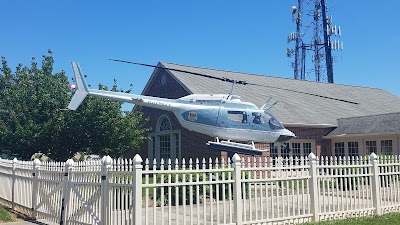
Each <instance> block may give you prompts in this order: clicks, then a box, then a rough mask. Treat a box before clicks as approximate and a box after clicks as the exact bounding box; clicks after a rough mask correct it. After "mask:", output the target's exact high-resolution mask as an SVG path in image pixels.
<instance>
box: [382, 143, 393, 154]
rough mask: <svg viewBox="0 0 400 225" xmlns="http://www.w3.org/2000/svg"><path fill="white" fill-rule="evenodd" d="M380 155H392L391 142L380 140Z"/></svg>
mask: <svg viewBox="0 0 400 225" xmlns="http://www.w3.org/2000/svg"><path fill="white" fill-rule="evenodd" d="M381 153H382V154H384V155H391V154H393V143H392V140H382V141H381Z"/></svg>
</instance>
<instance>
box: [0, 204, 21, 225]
mask: <svg viewBox="0 0 400 225" xmlns="http://www.w3.org/2000/svg"><path fill="white" fill-rule="evenodd" d="M16 220H17V219H16V217H15V216H14V214H12V213H10V212H9V211H7V209H5V208H4V207H3V206H0V223H4V222H13V221H16Z"/></svg>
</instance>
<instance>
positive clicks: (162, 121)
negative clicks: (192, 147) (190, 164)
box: [148, 116, 181, 166]
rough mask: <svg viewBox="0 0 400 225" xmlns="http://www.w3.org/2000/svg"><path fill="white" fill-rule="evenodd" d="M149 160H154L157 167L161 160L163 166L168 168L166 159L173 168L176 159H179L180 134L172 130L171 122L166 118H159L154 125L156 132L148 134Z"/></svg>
mask: <svg viewBox="0 0 400 225" xmlns="http://www.w3.org/2000/svg"><path fill="white" fill-rule="evenodd" d="M149 136H150V139H149V145H148V146H149V158H150V159H156V161H157V166H159V165H160V161H161V159H164V165H165V166H168V159H171V165H172V166H174V165H175V162H176V160H175V159H176V158H178V159H180V157H181V154H180V153H181V144H180V143H181V142H180V141H181V138H180V136H181V134H180V131H179V130H172V125H171V121H170V120H169V118H168V117H167V116H161V117H160V118H159V119H158V122H157V125H156V132H155V133H152V134H149Z"/></svg>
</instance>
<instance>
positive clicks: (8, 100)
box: [0, 52, 148, 161]
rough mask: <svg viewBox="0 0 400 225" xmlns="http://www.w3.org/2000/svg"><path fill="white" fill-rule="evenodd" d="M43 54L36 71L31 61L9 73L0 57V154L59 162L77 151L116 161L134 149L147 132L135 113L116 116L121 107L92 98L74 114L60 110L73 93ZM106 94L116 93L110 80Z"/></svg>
mask: <svg viewBox="0 0 400 225" xmlns="http://www.w3.org/2000/svg"><path fill="white" fill-rule="evenodd" d="M49 53H50V54H49V55H44V56H43V59H42V65H41V68H39V67H38V65H37V63H36V61H35V59H34V58H33V59H32V63H31V65H30V67H26V66H23V65H22V64H19V65H18V66H17V67H16V69H15V72H12V70H11V69H10V67H9V66H8V63H7V61H6V59H5V58H4V57H2V58H1V61H2V67H1V69H0V150H2V151H3V153H8V154H13V155H15V156H17V157H19V158H21V159H30V157H31V156H32V155H33V154H34V153H37V152H41V153H44V154H46V155H47V156H49V157H50V158H51V159H53V160H63V161H64V160H66V159H68V158H70V157H72V156H73V155H74V154H75V153H77V152H81V153H85V154H99V155H110V156H112V157H119V156H121V155H123V154H124V153H126V152H127V151H131V150H137V149H138V147H139V145H140V144H141V143H142V142H143V141H144V139H145V132H146V131H147V130H148V129H147V128H145V124H146V119H144V118H143V114H142V112H141V110H140V109H139V108H138V107H135V110H133V111H127V112H122V111H121V104H122V103H120V102H114V101H110V100H104V99H99V98H94V97H88V98H87V99H86V100H85V101H84V102H83V103H82V105H81V106H80V107H79V108H78V110H76V111H69V110H65V109H66V107H67V105H68V103H69V101H70V99H71V97H72V94H73V93H71V91H70V90H69V88H68V87H67V84H68V78H67V76H66V74H65V72H64V71H61V72H58V73H54V74H53V64H54V59H53V57H52V55H51V52H49ZM99 88H100V89H107V87H105V86H103V85H101V84H99ZM111 90H112V91H122V90H118V87H117V84H116V81H115V80H114V85H113V87H112V88H111Z"/></svg>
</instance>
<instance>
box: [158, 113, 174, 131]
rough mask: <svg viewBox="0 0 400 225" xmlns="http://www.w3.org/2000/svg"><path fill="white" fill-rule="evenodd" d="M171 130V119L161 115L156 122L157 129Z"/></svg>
mask: <svg viewBox="0 0 400 225" xmlns="http://www.w3.org/2000/svg"><path fill="white" fill-rule="evenodd" d="M166 130H171V121H169V118H168V117H167V116H161V117H160V118H159V119H158V122H157V131H166Z"/></svg>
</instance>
